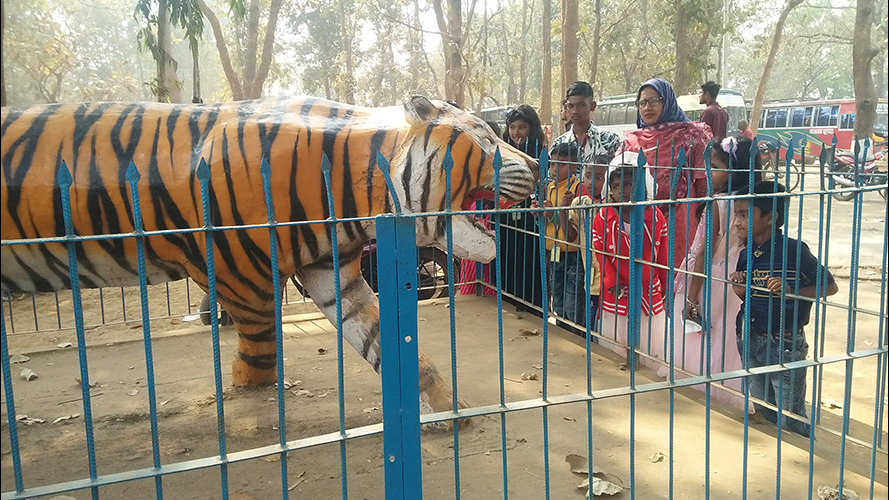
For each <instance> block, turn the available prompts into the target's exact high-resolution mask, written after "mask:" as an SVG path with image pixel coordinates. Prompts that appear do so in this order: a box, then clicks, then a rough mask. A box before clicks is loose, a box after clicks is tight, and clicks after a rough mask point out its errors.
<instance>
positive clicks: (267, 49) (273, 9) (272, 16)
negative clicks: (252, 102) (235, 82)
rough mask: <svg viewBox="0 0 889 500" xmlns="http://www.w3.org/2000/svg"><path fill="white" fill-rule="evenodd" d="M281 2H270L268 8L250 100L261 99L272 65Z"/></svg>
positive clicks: (279, 0)
mask: <svg viewBox="0 0 889 500" xmlns="http://www.w3.org/2000/svg"><path fill="white" fill-rule="evenodd" d="M282 1H283V0H272V3H271V5H270V6H269V21H268V24H267V25H266V27H265V40H263V42H262V56H261V57H260V60H259V69H258V70H257V71H256V78H255V79H254V80H253V89H252V90H253V92H252V93H251V95H250V98H251V99H259V98H260V97H262V89H263V87H265V80H266V78H268V76H269V66H271V64H272V52H273V51H274V50H275V30H276V29H277V28H278V14H279V13H280V12H281V3H282Z"/></svg>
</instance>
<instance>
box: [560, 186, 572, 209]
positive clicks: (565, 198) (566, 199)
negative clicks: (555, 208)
mask: <svg viewBox="0 0 889 500" xmlns="http://www.w3.org/2000/svg"><path fill="white" fill-rule="evenodd" d="M572 201H574V193H573V192H572V191H571V190H570V189H569V190H568V191H565V194H563V195H562V200H561V201H560V202H559V205H560V206H563V207H570V206H571V202H572Z"/></svg>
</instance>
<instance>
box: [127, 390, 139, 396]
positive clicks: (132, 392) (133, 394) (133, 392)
mask: <svg viewBox="0 0 889 500" xmlns="http://www.w3.org/2000/svg"><path fill="white" fill-rule="evenodd" d="M136 394H139V389H130V390H128V391H127V396H135V395H136Z"/></svg>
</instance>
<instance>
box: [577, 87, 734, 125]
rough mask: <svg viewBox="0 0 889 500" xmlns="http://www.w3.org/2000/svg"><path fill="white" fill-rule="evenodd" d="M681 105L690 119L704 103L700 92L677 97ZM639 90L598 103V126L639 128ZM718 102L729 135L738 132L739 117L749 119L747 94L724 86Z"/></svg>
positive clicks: (595, 118)
mask: <svg viewBox="0 0 889 500" xmlns="http://www.w3.org/2000/svg"><path fill="white" fill-rule="evenodd" d="M676 100H677V101H679V107H680V108H681V109H682V111H684V112H685V114H686V115H687V116H688V119H689V120H692V121H697V120H700V119H701V112H702V111H703V110H704V107H705V106H704V105H703V104H700V103H699V98H698V94H689V95H683V96H679V97H677V98H676ZM635 101H636V94H626V95H618V96H613V97H606V98H605V99H602V100H601V101H599V102H598V103H597V106H596V110H595V111H593V123H595V124H596V126H597V127H599V128H603V129H605V130H611V131H612V132H616V133H618V134H620V135H621V136H624V135H626V133H627V131H628V130H635V129H636V102H635ZM716 102H718V103H719V105H720V106H722V107H723V108H725V110H726V111H727V112H728V127H727V132H728V134H729V135H731V134H734V133H737V132H738V121H739V120H742V119H743V120H746V119H747V107H746V106H745V104H744V96H743V95H742V94H741V93H740V92H738V91H737V90H731V89H722V90H720V91H719V97H717V98H716Z"/></svg>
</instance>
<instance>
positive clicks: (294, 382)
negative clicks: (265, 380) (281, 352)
mask: <svg viewBox="0 0 889 500" xmlns="http://www.w3.org/2000/svg"><path fill="white" fill-rule="evenodd" d="M302 383H303V381H302V380H291V379H289V378H285V379H284V389H290V388H291V387H296V386H299V385H301V384H302ZM277 386H278V384H277V383H276V384H275V387H277Z"/></svg>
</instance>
